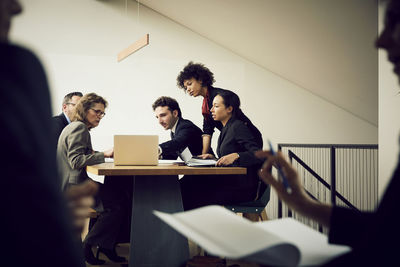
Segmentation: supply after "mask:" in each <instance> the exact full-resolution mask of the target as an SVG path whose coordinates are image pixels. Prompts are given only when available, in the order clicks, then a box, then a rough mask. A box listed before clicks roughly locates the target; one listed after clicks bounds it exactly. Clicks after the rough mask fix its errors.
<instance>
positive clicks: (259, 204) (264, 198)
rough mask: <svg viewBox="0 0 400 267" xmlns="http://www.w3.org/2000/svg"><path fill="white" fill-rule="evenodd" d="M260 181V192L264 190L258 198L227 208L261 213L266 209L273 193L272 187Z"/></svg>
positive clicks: (234, 210)
mask: <svg viewBox="0 0 400 267" xmlns="http://www.w3.org/2000/svg"><path fill="white" fill-rule="evenodd" d="M260 183H261V184H260V185H261V186H260V187H259V192H260V193H261V192H262V194H258V198H257V199H255V200H254V201H249V202H243V203H239V204H236V205H227V206H225V208H227V209H229V210H231V211H233V212H242V213H258V214H260V213H261V212H262V211H263V210H264V209H265V206H267V204H268V202H269V199H270V193H271V187H270V186H269V185H266V184H264V183H263V182H262V181H260ZM262 190H264V191H262Z"/></svg>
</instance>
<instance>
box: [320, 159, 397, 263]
mask: <svg viewBox="0 0 400 267" xmlns="http://www.w3.org/2000/svg"><path fill="white" fill-rule="evenodd" d="M399 203H400V159H399V162H398V164H397V168H396V170H395V172H394V174H393V177H392V180H391V181H390V183H389V185H388V187H387V189H386V192H385V194H384V196H383V197H382V199H381V202H380V203H379V206H378V208H377V210H376V211H375V212H358V211H354V210H350V209H347V208H343V207H334V208H333V210H332V215H331V226H330V230H329V242H330V243H335V244H345V245H348V246H351V247H352V249H353V250H352V251H351V252H349V253H347V254H345V255H343V256H339V257H338V258H336V259H334V260H333V261H331V262H329V263H328V264H326V266H398V265H399V258H398V254H399V244H398V242H399V240H400V228H399V221H398V210H399ZM396 262H397V263H396Z"/></svg>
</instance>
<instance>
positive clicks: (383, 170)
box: [379, 5, 400, 195]
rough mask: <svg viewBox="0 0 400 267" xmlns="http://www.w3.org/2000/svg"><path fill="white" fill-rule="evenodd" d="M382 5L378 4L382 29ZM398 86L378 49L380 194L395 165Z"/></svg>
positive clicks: (399, 108)
mask: <svg viewBox="0 0 400 267" xmlns="http://www.w3.org/2000/svg"><path fill="white" fill-rule="evenodd" d="M383 21H384V5H380V6H379V29H380V31H381V30H382V29H383V25H384V24H383ZM399 92H400V87H399V80H398V78H397V77H396V75H395V74H394V73H393V65H392V64H391V63H390V62H389V61H388V60H387V53H386V52H384V51H383V50H380V51H379V193H380V195H382V194H383V193H384V190H385V188H386V186H387V183H388V182H389V180H390V178H391V176H392V173H393V171H394V168H395V167H396V164H397V160H398V153H399V129H400V120H399V114H400V95H399Z"/></svg>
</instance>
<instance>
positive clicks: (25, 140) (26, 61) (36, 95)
mask: <svg viewBox="0 0 400 267" xmlns="http://www.w3.org/2000/svg"><path fill="white" fill-rule="evenodd" d="M0 58H1V60H0V99H1V100H2V104H1V105H0V125H1V131H0V146H1V148H2V149H3V150H4V151H7V153H1V154H0V161H1V162H2V170H1V172H0V203H3V207H2V213H3V214H6V215H7V216H3V218H2V220H0V229H2V230H3V231H2V236H1V239H2V242H4V244H7V245H6V246H5V247H4V248H3V249H2V251H1V255H3V257H2V259H3V260H4V261H5V262H2V265H4V266H15V265H16V264H17V265H19V266H39V265H40V266H54V264H55V265H57V266H65V267H70V266H85V263H84V260H83V256H82V250H81V248H80V244H79V240H78V238H76V240H75V237H77V236H76V233H75V232H74V231H73V230H72V222H71V220H70V218H69V216H68V214H69V210H68V209H67V205H66V203H65V200H64V198H63V195H62V192H61V190H60V180H59V177H58V175H57V165H56V158H55V155H56V153H55V152H56V151H55V144H54V143H53V140H54V138H53V135H52V131H51V130H50V129H52V122H51V106H50V94H49V88H48V84H47V79H46V75H45V73H44V70H43V67H42V65H41V63H40V61H39V60H38V59H37V58H36V56H35V55H33V54H32V53H31V52H30V51H28V50H26V49H23V48H20V47H17V46H13V45H9V44H4V43H3V44H0ZM21 209H23V210H24V211H23V212H21ZM57 244H63V248H62V249H60V247H59V246H57ZM21 252H23V253H21ZM40 255H42V256H43V257H42V258H43V259H44V260H43V261H41V262H40V263H38V262H37V261H36V260H35V259H37V258H38V256H40ZM16 261H17V262H18V263H16Z"/></svg>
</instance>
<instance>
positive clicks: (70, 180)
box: [57, 121, 104, 191]
mask: <svg viewBox="0 0 400 267" xmlns="http://www.w3.org/2000/svg"><path fill="white" fill-rule="evenodd" d="M57 161H58V169H59V173H60V177H61V178H62V180H61V182H62V190H63V191H64V190H65V189H66V187H67V185H68V184H79V183H82V182H83V181H85V180H87V179H89V177H88V175H87V173H86V166H88V165H94V164H99V163H103V162H104V154H103V153H102V152H95V151H93V148H92V141H91V138H90V133H89V130H88V128H87V126H86V125H85V124H84V123H83V122H81V121H74V122H71V123H70V124H68V125H67V126H65V128H64V130H63V131H62V132H61V135H60V137H59V139H58V145H57Z"/></svg>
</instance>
